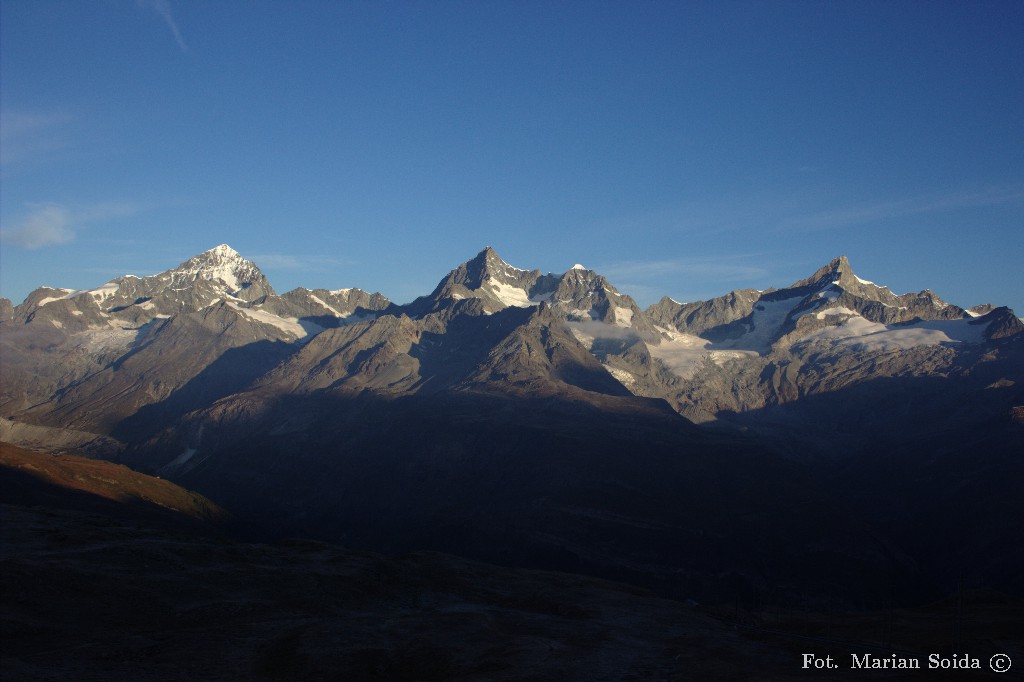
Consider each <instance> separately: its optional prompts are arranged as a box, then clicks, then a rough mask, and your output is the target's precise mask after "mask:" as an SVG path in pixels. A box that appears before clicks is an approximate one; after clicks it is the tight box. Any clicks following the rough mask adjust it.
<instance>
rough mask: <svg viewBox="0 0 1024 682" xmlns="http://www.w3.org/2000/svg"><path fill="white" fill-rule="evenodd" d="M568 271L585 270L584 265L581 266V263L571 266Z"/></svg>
mask: <svg viewBox="0 0 1024 682" xmlns="http://www.w3.org/2000/svg"><path fill="white" fill-rule="evenodd" d="M569 269H570V270H586V269H587V268H586V266H585V265H582V264H581V263H577V264H576V265H574V266H572V267H571V268H569Z"/></svg>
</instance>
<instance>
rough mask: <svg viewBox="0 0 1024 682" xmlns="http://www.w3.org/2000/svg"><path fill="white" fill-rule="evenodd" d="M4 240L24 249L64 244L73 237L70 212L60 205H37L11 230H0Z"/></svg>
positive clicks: (0, 236) (0, 235)
mask: <svg viewBox="0 0 1024 682" xmlns="http://www.w3.org/2000/svg"><path fill="white" fill-rule="evenodd" d="M0 238H2V239H3V241H5V242H9V243H11V244H15V245H17V246H22V247H24V248H26V249H41V248H43V247H44V246H57V245H59V244H66V243H67V242H69V241H71V240H72V239H74V238H75V232H74V230H73V229H72V227H71V213H70V212H69V211H68V210H67V209H66V208H62V207H60V206H38V207H36V208H35V209H33V211H32V212H31V213H30V214H29V215H28V216H27V217H26V218H25V219H24V220H22V221H21V222H20V223H18V224H17V225H15V227H14V229H12V230H6V229H5V230H0Z"/></svg>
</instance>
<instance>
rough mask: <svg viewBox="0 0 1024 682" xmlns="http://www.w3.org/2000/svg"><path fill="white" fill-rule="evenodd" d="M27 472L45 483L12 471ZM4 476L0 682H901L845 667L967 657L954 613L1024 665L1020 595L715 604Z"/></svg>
mask: <svg viewBox="0 0 1024 682" xmlns="http://www.w3.org/2000/svg"><path fill="white" fill-rule="evenodd" d="M27 470H32V471H42V472H45V473H46V476H43V477H37V478H36V482H37V485H34V486H26V485H23V482H22V481H19V480H17V479H16V478H12V477H11V475H10V474H11V473H12V472H13V473H15V474H17V475H25V474H24V472H25V471H27ZM0 472H3V473H4V476H3V478H0V482H2V487H0V492H2V497H3V499H2V502H3V504H2V507H0V510H2V515H3V524H2V527H0V533H2V545H0V546H2V550H0V568H2V573H3V582H2V594H3V601H2V606H0V628H2V632H0V634H2V637H0V642H2V644H0V657H2V661H0V679H9V680H28V679H38V680H48V679H53V680H56V679H81V680H100V679H124V680H166V679H203V680H229V679H304V680H305V679H313V680H316V679H323V680H328V679H346V680H550V679H568V680H624V679H636V680H675V679H679V680H682V679H694V678H698V679H765V680H767V679H772V680H774V679H813V677H814V671H807V670H803V669H801V662H802V653H803V652H805V651H807V650H811V651H815V652H817V653H818V654H819V655H821V656H825V655H834V656H835V657H836V659H837V660H840V661H842V662H843V665H844V668H843V669H841V670H838V671H835V673H834V675H835V676H838V677H841V678H851V679H852V678H854V677H856V678H857V679H896V678H897V676H898V673H895V674H894V673H892V672H890V671H881V672H878V671H864V670H852V671H851V670H849V669H847V668H846V667H845V666H847V665H848V664H847V663H846V662H847V661H848V660H849V655H850V653H851V652H854V653H864V652H870V653H873V654H876V655H878V656H886V655H887V654H888V653H889V652H891V651H893V650H896V651H900V652H902V655H906V652H908V651H909V652H917V653H919V654H920V656H921V658H922V660H926V658H925V657H926V656H927V655H928V653H929V652H939V653H942V652H948V651H949V650H950V647H952V646H953V641H952V639H951V635H950V630H949V627H948V626H949V623H950V622H951V619H955V620H956V622H958V623H961V625H960V628H959V630H958V643H959V645H960V646H961V647H965V648H966V650H969V651H971V652H973V653H974V654H975V655H984V657H985V659H986V660H987V658H988V656H989V655H991V653H995V652H1003V653H1008V654H1009V655H1011V656H1014V657H1016V660H1020V658H1019V657H1020V656H1021V655H1024V650H1022V647H1021V646H1020V640H1019V639H1017V638H1015V634H1016V633H1017V632H1019V631H1018V630H1016V629H1015V628H1016V626H1017V625H1019V617H1018V615H1019V611H1020V608H1021V607H1022V606H1024V604H1022V602H1021V600H1019V599H1016V600H1014V599H1011V598H1009V597H1007V596H1006V595H1000V594H994V593H980V592H973V593H968V594H966V595H960V596H959V598H958V599H957V600H956V603H955V604H954V603H952V602H937V603H933V604H930V605H927V606H926V607H923V608H918V609H913V610H906V609H892V608H890V609H888V610H886V611H875V612H872V611H868V612H860V613H856V614H851V613H841V612H837V611H827V612H818V613H814V612H807V611H792V610H783V609H780V608H765V609H758V610H750V609H745V608H742V607H740V606H739V605H722V606H718V607H705V606H702V605H699V604H696V603H694V602H688V603H684V602H680V601H674V600H668V599H664V598H659V597H657V596H655V595H654V594H652V593H650V592H647V591H645V590H640V589H637V588H634V587H629V586H626V585H623V584H619V583H612V582H606V581H602V580H597V579H593V578H587V577H583V576H579V575H571V574H566V573H556V572H548V571H529V570H521V569H510V568H500V567H497V566H494V565H489V564H483V563H477V562H471V561H467V560H465V559H459V558H456V557H453V556H450V555H445V554H440V553H435V552H416V553H409V554H404V555H402V556H397V557H391V558H388V557H385V556H382V555H379V554H373V553H368V552H356V551H352V550H347V549H343V548H341V547H338V546H336V545H332V544H328V543H322V542H316V541H312V540H296V539H287V540H282V541H279V542H276V543H272V544H266V543H260V544H253V543H246V542H240V541H238V540H235V539H232V538H231V537H230V536H229V535H226V534H225V532H224V530H225V529H224V527H223V525H221V524H217V523H216V522H215V525H214V526H212V527H211V526H209V525H207V526H205V527H203V526H196V525H194V523H195V512H196V511H197V510H202V511H203V513H202V514H200V516H203V517H204V518H206V519H208V521H207V524H208V523H209V520H210V515H209V514H208V512H209V511H210V508H209V507H208V506H206V505H205V504H203V505H199V506H198V507H196V506H188V505H184V506H183V508H182V509H180V510H179V511H178V512H175V513H178V514H179V515H181V516H183V518H184V519H185V521H184V522H183V523H182V522H181V521H180V520H175V519H174V518H171V517H169V516H167V515H158V516H153V515H151V514H150V512H149V511H147V510H145V509H144V508H142V507H140V506H139V505H136V504H132V503H130V501H129V500H128V499H126V498H125V497H122V498H120V501H118V502H114V501H113V500H112V499H110V498H111V495H110V493H111V492H112V491H114V490H116V489H118V488H121V487H122V486H123V490H125V491H128V490H134V491H135V492H136V493H138V492H140V491H145V495H144V497H149V498H150V499H151V501H152V503H153V504H156V505H158V506H160V507H162V508H164V509H166V507H164V504H165V503H166V501H167V500H168V499H171V498H173V499H179V500H180V499H189V500H192V501H193V502H195V501H198V500H201V498H198V497H197V496H195V495H194V494H191V493H188V492H187V491H183V490H181V489H175V487H174V486H171V484H168V483H167V482H165V481H159V480H155V479H149V478H148V477H146V476H144V475H142V474H139V473H137V472H132V471H130V470H128V469H126V468H124V467H119V466H116V465H109V464H107V463H98V462H91V461H89V460H82V459H79V458H75V457H70V456H62V457H58V458H53V457H52V456H49V455H45V454H40V453H31V452H26V451H17V450H14V449H12V448H10V447H7V446H5V447H4V458H3V461H2V463H0ZM62 480H63V481H67V480H73V481H75V487H68V486H67V485H65V484H62V483H61V481H62ZM158 490H159V491H160V492H159V493H157V492H156V491H158ZM135 499H138V498H135ZM214 518H216V517H214ZM915 655H916V654H915ZM959 674H961V675H962V674H963V673H959ZM983 675H984V672H983V673H982V676H983ZM931 676H932V677H934V674H932V675H931ZM950 679H952V676H951V677H950Z"/></svg>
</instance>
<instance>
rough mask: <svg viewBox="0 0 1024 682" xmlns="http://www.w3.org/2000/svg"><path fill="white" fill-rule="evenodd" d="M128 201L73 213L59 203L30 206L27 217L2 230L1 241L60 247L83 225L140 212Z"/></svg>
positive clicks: (28, 245) (37, 246) (82, 209)
mask: <svg viewBox="0 0 1024 682" xmlns="http://www.w3.org/2000/svg"><path fill="white" fill-rule="evenodd" d="M138 211H139V209H138V207H137V206H135V205H133V204H130V203H126V202H108V203H99V204H93V205H91V206H86V207H84V208H81V209H78V210H71V209H69V208H67V207H64V206H60V205H58V204H30V205H29V211H28V214H27V215H26V216H25V217H23V218H21V219H20V220H18V221H17V222H15V223H14V225H13V227H10V228H8V227H6V226H5V227H4V228H2V229H0V240H2V241H4V242H6V243H9V244H13V245H15V246H20V247H22V248H25V249H41V248H44V247H48V246H60V245H61V244H67V243H68V242H70V241H73V240H74V239H75V237H76V235H77V232H78V230H79V229H80V228H82V227H83V226H86V225H89V224H91V223H96V222H103V221H105V220H110V219H113V218H120V217H125V216H130V215H134V214H135V213H138Z"/></svg>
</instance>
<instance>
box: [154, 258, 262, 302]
mask: <svg viewBox="0 0 1024 682" xmlns="http://www.w3.org/2000/svg"><path fill="white" fill-rule="evenodd" d="M168 274H169V275H170V279H171V282H170V286H171V288H173V289H183V288H186V287H190V286H192V285H193V283H195V282H199V281H200V280H206V281H208V282H210V283H211V284H212V285H214V286H217V285H220V286H219V287H218V288H221V289H222V290H223V291H224V292H225V293H226V294H228V295H229V296H232V297H236V298H242V299H245V300H250V301H251V300H255V299H256V298H259V297H260V296H264V295H266V294H268V293H273V291H272V290H271V289H270V285H269V284H268V283H267V279H266V277H264V275H263V273H262V272H260V269H259V268H258V267H256V264H255V263H253V262H252V261H250V260H246V259H245V258H243V257H242V256H241V255H240V254H239V253H238V252H237V251H235V250H234V249H233V248H231V247H230V246H228V245H227V244H220V245H219V246H215V247H213V248H212V249H210V250H208V251H204V252H203V253H200V254H198V255H195V256H192V258H189V259H188V260H187V261H185V262H184V263H182V264H181V265H179V266H178V267H177V268H175V269H174V270H171V271H169V273H168ZM250 289H251V290H252V291H249V290H250Z"/></svg>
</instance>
